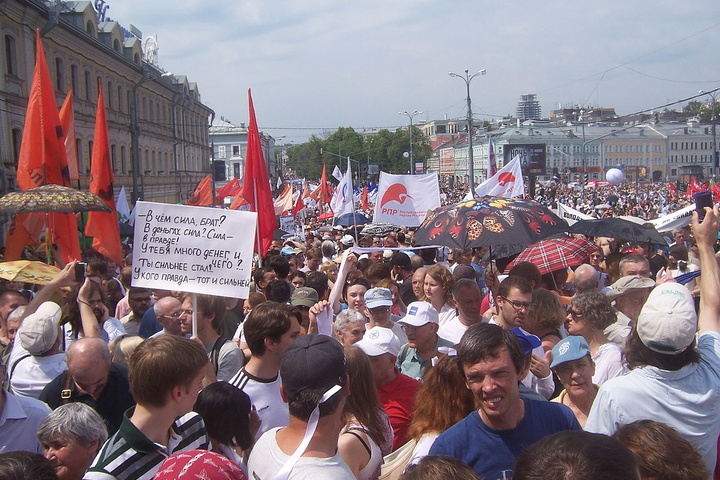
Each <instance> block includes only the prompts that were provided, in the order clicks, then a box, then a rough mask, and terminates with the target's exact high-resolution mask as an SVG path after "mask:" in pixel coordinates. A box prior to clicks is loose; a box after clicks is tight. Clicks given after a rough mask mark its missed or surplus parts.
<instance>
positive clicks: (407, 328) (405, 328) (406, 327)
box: [400, 322, 429, 333]
mask: <svg viewBox="0 0 720 480" xmlns="http://www.w3.org/2000/svg"><path fill="white" fill-rule="evenodd" d="M428 323H429V322H428ZM425 325H427V323H426V324H425ZM425 325H420V326H419V327H416V326H415V325H408V324H407V323H401V324H400V328H402V331H403V332H405V333H409V332H414V331H415V330H418V329H420V328H422V327H424V326H425Z"/></svg>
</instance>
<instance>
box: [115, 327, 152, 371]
mask: <svg viewBox="0 0 720 480" xmlns="http://www.w3.org/2000/svg"><path fill="white" fill-rule="evenodd" d="M144 341H145V339H144V338H142V337H138V336H137V335H135V336H132V337H129V336H127V335H124V336H122V337H118V338H116V339H115V340H113V341H111V342H110V343H109V344H108V348H109V349H110V353H111V354H112V361H113V362H115V363H119V364H120V365H124V366H126V367H127V365H128V360H129V359H130V356H132V354H133V352H134V351H135V349H136V348H137V347H138V345H140V344H141V343H142V342H144Z"/></svg>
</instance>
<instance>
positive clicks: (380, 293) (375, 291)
mask: <svg viewBox="0 0 720 480" xmlns="http://www.w3.org/2000/svg"><path fill="white" fill-rule="evenodd" d="M365 305H367V308H377V307H391V306H392V292H390V290H389V289H387V288H382V287H375V288H371V289H370V290H368V291H367V292H365Z"/></svg>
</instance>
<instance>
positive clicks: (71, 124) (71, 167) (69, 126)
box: [60, 89, 80, 187]
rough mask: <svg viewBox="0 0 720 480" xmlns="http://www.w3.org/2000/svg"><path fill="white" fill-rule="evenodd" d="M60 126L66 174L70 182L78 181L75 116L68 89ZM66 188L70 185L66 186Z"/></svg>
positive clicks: (62, 108) (71, 94)
mask: <svg viewBox="0 0 720 480" xmlns="http://www.w3.org/2000/svg"><path fill="white" fill-rule="evenodd" d="M60 124H61V125H62V129H63V133H64V134H65V138H64V139H63V143H64V144H65V157H66V158H67V165H68V174H69V178H70V180H75V181H77V180H79V179H80V169H79V167H78V154H77V143H75V115H74V114H73V91H72V89H70V91H69V92H68V94H67V96H66V97H65V101H64V102H63V105H62V107H61V108H60ZM67 186H68V187H69V186H70V185H67Z"/></svg>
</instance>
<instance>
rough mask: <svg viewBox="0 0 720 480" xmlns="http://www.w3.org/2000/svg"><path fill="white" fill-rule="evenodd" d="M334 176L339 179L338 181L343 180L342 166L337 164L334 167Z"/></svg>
mask: <svg viewBox="0 0 720 480" xmlns="http://www.w3.org/2000/svg"><path fill="white" fill-rule="evenodd" d="M332 176H333V177H335V180H337V181H338V182H342V179H343V174H342V172H341V171H340V167H338V166H337V165H335V168H334V169H333V172H332Z"/></svg>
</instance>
